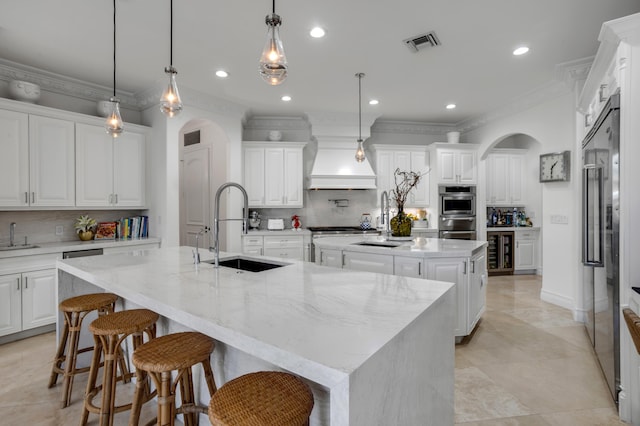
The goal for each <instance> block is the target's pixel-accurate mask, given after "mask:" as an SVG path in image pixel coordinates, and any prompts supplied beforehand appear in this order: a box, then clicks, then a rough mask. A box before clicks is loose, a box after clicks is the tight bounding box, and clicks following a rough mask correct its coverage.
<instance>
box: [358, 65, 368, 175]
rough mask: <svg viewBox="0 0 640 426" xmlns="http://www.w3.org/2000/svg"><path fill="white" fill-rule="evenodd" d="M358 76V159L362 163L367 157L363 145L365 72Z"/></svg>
mask: <svg viewBox="0 0 640 426" xmlns="http://www.w3.org/2000/svg"><path fill="white" fill-rule="evenodd" d="M356 77H358V149H356V161H357V162H358V163H362V162H363V161H364V159H365V158H366V157H365V155H364V147H363V146H362V77H364V73H363V72H359V73H357V74H356Z"/></svg>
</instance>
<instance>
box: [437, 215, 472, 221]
mask: <svg viewBox="0 0 640 426" xmlns="http://www.w3.org/2000/svg"><path fill="white" fill-rule="evenodd" d="M440 220H442V221H445V220H468V221H469V222H471V221H474V220H476V217H475V216H440Z"/></svg>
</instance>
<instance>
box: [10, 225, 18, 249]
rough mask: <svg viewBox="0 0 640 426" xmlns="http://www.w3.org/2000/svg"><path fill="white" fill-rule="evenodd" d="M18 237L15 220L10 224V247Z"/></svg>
mask: <svg viewBox="0 0 640 426" xmlns="http://www.w3.org/2000/svg"><path fill="white" fill-rule="evenodd" d="M15 237H16V223H15V222H11V224H10V225H9V247H13V246H14V245H15V244H14V242H13V241H14V239H15Z"/></svg>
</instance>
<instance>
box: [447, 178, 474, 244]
mask: <svg viewBox="0 0 640 426" xmlns="http://www.w3.org/2000/svg"><path fill="white" fill-rule="evenodd" d="M438 192H439V194H440V205H439V207H440V220H439V223H438V230H439V234H440V235H439V236H440V238H446V239H457V240H475V239H476V187H475V186H441V187H440V188H439V191H438Z"/></svg>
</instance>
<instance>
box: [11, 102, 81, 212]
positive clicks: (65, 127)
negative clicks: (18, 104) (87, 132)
mask: <svg viewBox="0 0 640 426" xmlns="http://www.w3.org/2000/svg"><path fill="white" fill-rule="evenodd" d="M74 156H75V150H74V123H73V121H68V120H61V119H58V118H49V117H42V116H38V115H32V114H27V113H24V112H17V111H9V110H4V109H0V206H1V207H29V206H32V207H69V206H74V205H75V173H74V170H75V168H74V165H73V164H74Z"/></svg>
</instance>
